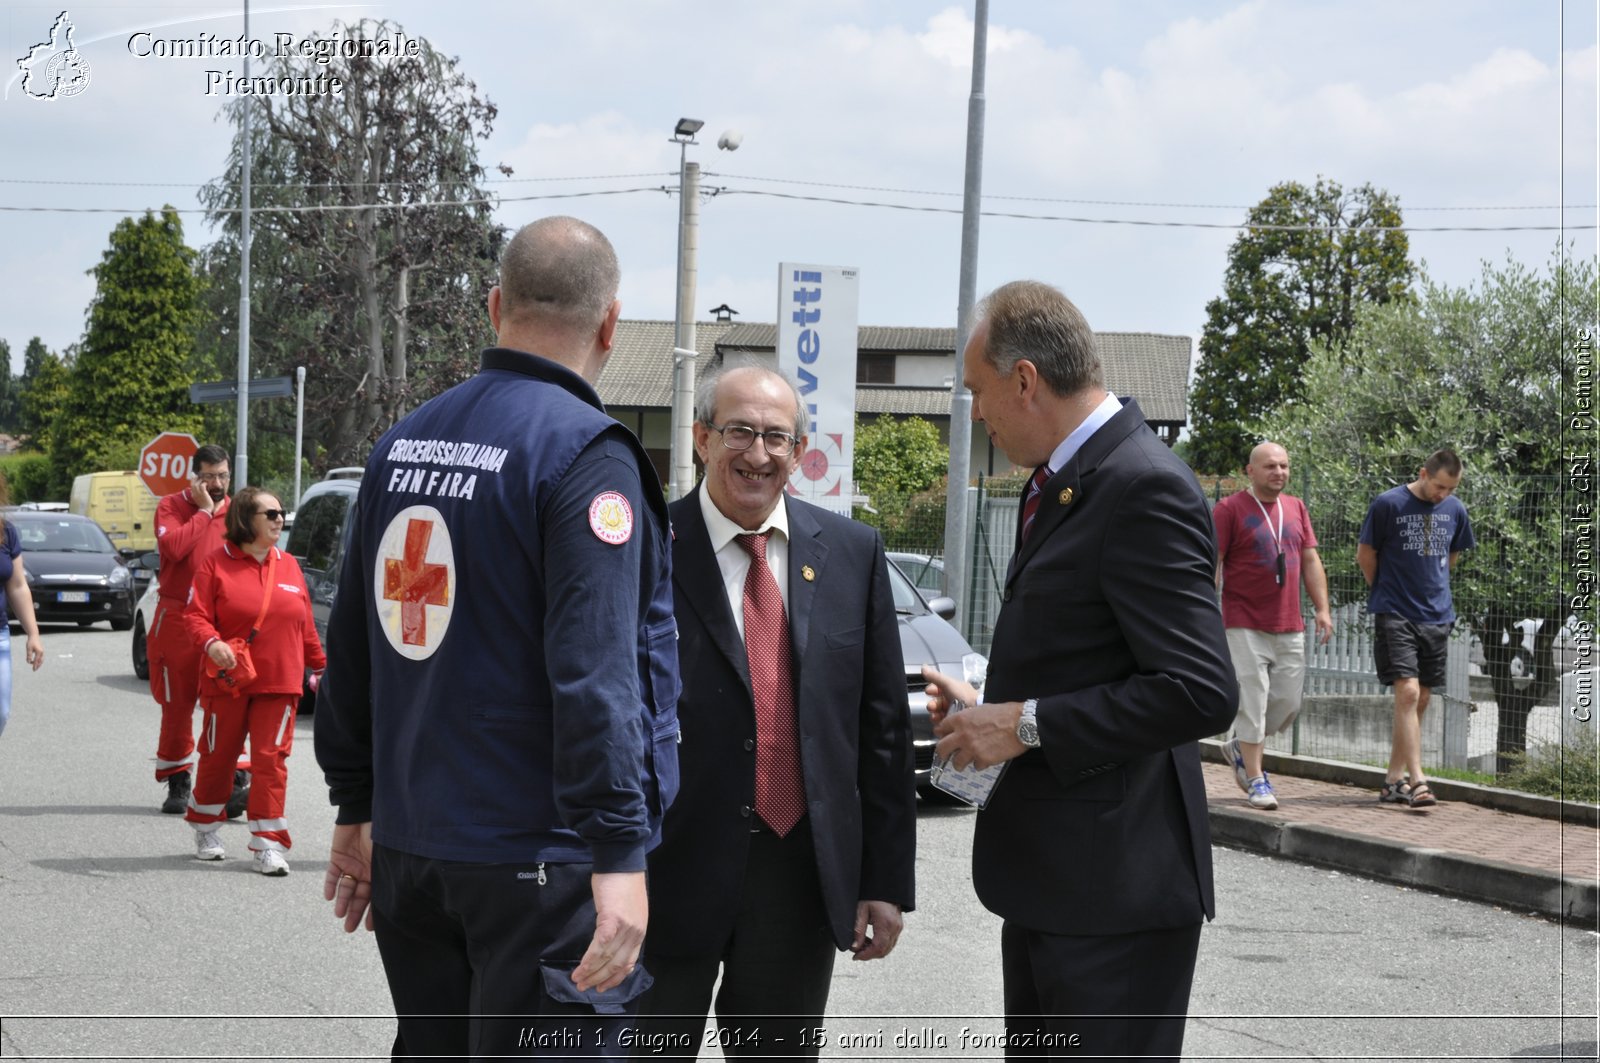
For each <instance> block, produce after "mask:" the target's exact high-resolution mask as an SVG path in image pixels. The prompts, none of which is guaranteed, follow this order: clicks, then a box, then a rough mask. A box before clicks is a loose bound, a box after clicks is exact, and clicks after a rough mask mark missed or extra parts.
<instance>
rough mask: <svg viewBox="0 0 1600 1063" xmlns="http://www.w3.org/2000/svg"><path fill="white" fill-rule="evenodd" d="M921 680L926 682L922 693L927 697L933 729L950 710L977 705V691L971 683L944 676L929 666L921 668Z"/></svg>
mask: <svg viewBox="0 0 1600 1063" xmlns="http://www.w3.org/2000/svg"><path fill="white" fill-rule="evenodd" d="M922 678H923V679H925V680H927V682H928V686H927V688H926V690H925V691H924V692H925V693H926V694H927V695H928V715H929V716H930V717H932V719H933V725H934V727H938V726H939V724H940V723H942V722H943V721H944V718H945V716H946V715H948V714H949V712H950V710H951V709H953V708H957V709H958V708H971V707H972V706H973V705H976V704H977V703H978V691H977V689H976V688H974V687H973V685H972V684H971V683H968V682H966V681H965V680H962V679H957V678H956V677H955V676H952V675H945V674H944V673H943V672H941V671H939V670H938V669H937V668H935V667H934V666H933V665H931V664H925V665H923V666H922Z"/></svg>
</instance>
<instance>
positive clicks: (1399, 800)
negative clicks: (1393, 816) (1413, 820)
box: [1378, 779, 1411, 805]
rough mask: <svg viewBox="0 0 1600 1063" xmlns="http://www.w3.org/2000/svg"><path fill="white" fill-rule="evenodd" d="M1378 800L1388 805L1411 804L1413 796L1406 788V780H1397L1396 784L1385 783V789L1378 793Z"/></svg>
mask: <svg viewBox="0 0 1600 1063" xmlns="http://www.w3.org/2000/svg"><path fill="white" fill-rule="evenodd" d="M1378 800H1379V801H1380V802H1382V803H1383V804H1386V805H1404V804H1409V803H1410V801H1411V794H1410V791H1409V790H1408V789H1407V787H1406V781H1405V780H1404V779H1396V780H1395V781H1394V782H1386V783H1384V784H1383V789H1381V790H1379V791H1378Z"/></svg>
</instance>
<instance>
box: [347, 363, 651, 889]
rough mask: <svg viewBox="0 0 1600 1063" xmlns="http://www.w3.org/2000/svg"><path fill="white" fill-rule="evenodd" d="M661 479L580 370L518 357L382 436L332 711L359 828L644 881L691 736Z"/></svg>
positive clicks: (469, 857)
mask: <svg viewBox="0 0 1600 1063" xmlns="http://www.w3.org/2000/svg"><path fill="white" fill-rule="evenodd" d="M650 468H651V466H650V464H649V460H648V458H647V456H646V455H645V454H644V451H643V449H642V448H641V447H640V446H639V443H638V441H637V440H636V439H634V437H633V435H632V434H631V433H629V432H628V431H627V430H626V429H625V428H623V427H622V426H621V425H619V424H617V423H616V422H615V421H614V420H612V419H611V418H610V417H609V416H607V415H606V413H605V411H604V409H603V407H602V406H601V404H600V399H599V397H598V396H597V395H596V394H595V392H594V389H593V388H591V387H590V386H589V385H588V384H587V383H586V382H585V381H584V380H583V379H582V378H581V377H579V376H578V375H577V374H575V373H573V372H571V371H570V370H568V369H566V368H564V367H562V366H560V365H557V364H556V363H554V362H551V361H548V360H546V359H543V358H539V357H536V356H534V355H531V354H524V353H522V352H518V351H510V350H505V349H501V348H495V349H491V350H488V351H486V352H484V355H483V360H482V367H481V369H480V371H479V372H478V374H477V375H476V376H474V377H473V378H472V379H471V380H468V381H466V382H465V383H462V384H460V385H458V386H456V387H454V388H451V389H450V390H449V391H447V392H445V393H444V394H443V395H440V396H438V397H437V398H434V399H432V400H430V401H429V402H427V403H424V404H423V405H422V406H421V407H419V408H418V409H417V410H416V411H415V412H413V413H412V414H410V415H409V416H408V417H406V418H405V420H403V421H401V422H400V423H399V424H398V425H396V426H395V427H394V428H393V429H391V430H390V431H389V432H388V433H387V434H386V435H384V437H383V438H382V439H381V440H380V441H379V442H378V445H377V447H376V448H375V449H374V450H373V452H372V458H371V460H370V461H369V462H368V463H367V468H366V473H365V475H364V477H363V478H362V482H361V491H360V494H359V495H358V497H357V500H356V510H355V516H354V518H353V523H354V529H353V534H352V536H351V542H350V547H349V553H348V555H347V558H346V561H345V564H344V568H343V571H342V572H341V574H340V579H339V591H338V597H337V599H336V601H335V604H334V609H333V614H332V617H331V618H330V620H329V625H328V659H329V664H328V670H327V674H326V676H325V677H324V682H323V687H322V690H321V692H320V694H319V697H318V702H317V714H316V749H317V760H318V762H319V763H320V764H321V765H322V768H323V772H324V774H325V775H326V777H327V780H328V785H329V790H330V796H331V799H332V801H333V803H334V804H335V805H338V806H339V815H338V821H339V822H340V823H360V822H365V821H367V820H368V819H370V820H371V822H372V837H373V840H374V841H376V842H378V843H380V844H382V845H384V846H386V847H388V848H391V849H397V850H401V851H403V852H407V853H413V854H416V855H419V856H425V857H432V858H435V859H440V860H460V861H469V862H483V863H494V862H531V861H539V860H549V861H556V862H584V861H590V860H592V861H593V862H594V865H595V870H596V871H601V872H609V871H639V870H643V869H644V867H645V854H646V852H647V851H648V849H649V847H650V845H651V844H652V843H653V840H654V838H655V837H656V835H657V833H658V830H659V826H660V821H661V814H662V811H663V808H664V806H665V805H666V804H667V803H668V802H670V800H671V798H672V794H673V792H674V791H675V789H676V779H677V751H676V745H675V743H676V740H677V730H678V727H677V720H676V703H677V698H678V673H677V656H676V646H675V642H676V627H675V626H674V624H673V621H672V613H671V606H672V599H671V593H672V592H671V558H670V556H669V553H668V550H669V545H668V538H667V532H666V505H665V502H664V500H663V499H662V497H661V489H660V486H659V484H657V483H656V481H655V477H654V475H653V474H648V473H647V474H646V475H645V476H643V477H641V470H649V469H650Z"/></svg>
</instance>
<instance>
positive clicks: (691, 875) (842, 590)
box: [646, 488, 917, 956]
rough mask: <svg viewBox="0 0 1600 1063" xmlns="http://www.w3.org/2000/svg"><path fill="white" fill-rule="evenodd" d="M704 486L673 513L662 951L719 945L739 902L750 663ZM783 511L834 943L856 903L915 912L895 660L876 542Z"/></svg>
mask: <svg viewBox="0 0 1600 1063" xmlns="http://www.w3.org/2000/svg"><path fill="white" fill-rule="evenodd" d="M702 489H703V488H696V489H695V491H694V492H692V493H690V494H689V495H688V497H686V498H682V499H679V500H678V501H677V502H674V503H672V505H671V506H670V507H669V510H670V512H671V515H672V529H673V544H672V547H673V549H672V583H673V593H674V610H675V612H676V614H677V619H678V633H679V634H678V661H679V669H680V671H681V673H682V675H683V696H682V698H681V699H680V700H679V703H678V721H679V725H680V726H681V728H682V734H683V742H682V744H681V745H680V746H679V747H678V763H679V769H680V772H681V775H682V784H681V788H680V789H679V791H678V796H677V799H676V800H675V801H674V802H673V804H672V807H671V808H670V809H668V811H667V815H666V820H665V823H664V824H663V827H662V838H661V844H660V845H659V846H658V847H657V848H656V850H655V851H654V852H653V853H651V854H650V931H649V940H648V942H647V945H646V947H647V949H649V950H650V951H651V952H653V953H655V954H658V955H666V956H703V955H711V954H715V953H716V952H717V951H718V950H719V948H720V943H721V942H722V941H723V940H724V939H725V938H726V936H727V932H728V931H729V930H730V929H731V927H732V925H733V920H734V917H735V915H736V914H737V912H738V908H739V895H740V890H741V888H742V885H743V880H744V867H745V860H746V858H747V856H748V854H749V850H750V826H751V823H752V817H753V816H754V811H753V807H754V805H755V787H756V781H755V780H756V775H755V762H756V758H755V737H756V723H755V702H754V698H753V696H752V695H751V693H750V676H749V660H748V658H747V657H746V655H745V648H744V643H743V641H741V640H740V638H739V633H738V628H737V627H736V626H735V624H734V619H733V611H732V608H731V607H730V605H729V602H728V597H727V595H726V594H725V593H724V591H723V583H722V573H721V571H720V570H719V569H718V567H717V559H716V556H715V555H714V554H713V553H712V551H711V539H710V536H709V534H708V533H707V531H706V525H705V520H704V518H703V516H702V515H701V512H700V498H699V492H700V491H701V490H702ZM785 501H786V504H787V505H788V507H789V511H788V519H789V634H790V641H791V643H792V645H793V649H794V677H795V684H796V688H797V689H796V692H795V695H796V696H795V714H796V716H797V718H798V722H799V729H800V760H801V768H802V770H803V772H804V775H805V783H806V809H807V812H806V814H807V818H808V819H809V821H810V824H811V833H812V837H813V839H814V841H815V844H816V852H817V876H818V878H819V880H820V882H821V885H822V897H823V902H824V904H825V905H826V907H827V911H828V921H829V924H830V927H831V929H832V931H833V937H834V940H835V942H836V943H837V944H838V946H839V947H840V948H841V949H843V948H848V947H849V945H850V941H851V938H852V936H853V934H854V926H855V908H856V902H857V901H861V900H880V901H889V902H891V903H896V904H899V905H900V906H901V907H902V908H904V909H906V910H907V911H909V910H910V909H911V907H912V875H913V867H912V865H913V862H914V859H915V853H916V828H917V823H916V814H917V813H916V784H915V775H914V768H913V761H912V753H911V727H910V719H909V709H908V706H907V700H906V678H905V664H904V660H903V658H902V656H901V653H900V635H899V630H898V628H897V626H896V620H895V611H894V597H893V594H892V592H891V591H890V588H889V576H888V571H887V568H886V567H885V566H886V561H885V559H884V551H883V540H882V539H881V538H879V536H878V533H877V532H876V531H874V530H873V529H872V528H869V527H867V526H866V525H864V524H860V523H857V522H856V521H853V520H848V519H846V518H844V517H840V516H837V515H835V514H832V513H829V512H827V511H826V510H823V509H819V508H817V507H815V506H812V505H809V504H807V503H805V502H800V501H796V500H794V499H786V500H785ZM807 566H809V567H810V569H811V572H812V575H813V578H812V579H806V578H805V577H804V575H803V571H802V570H803V569H804V568H806V567H807Z"/></svg>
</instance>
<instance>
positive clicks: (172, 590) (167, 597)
mask: <svg viewBox="0 0 1600 1063" xmlns="http://www.w3.org/2000/svg"><path fill="white" fill-rule="evenodd" d="M190 471H191V473H193V477H192V479H191V480H190V481H189V486H188V487H187V488H186V489H184V490H182V491H179V492H178V493H177V494H173V495H168V496H167V497H166V498H163V499H162V500H161V503H160V504H159V505H158V506H156V551H157V553H159V554H160V556H161V570H160V573H159V576H158V578H159V580H160V591H159V594H160V600H159V601H158V602H157V604H156V613H155V617H154V619H152V620H151V622H150V633H149V636H148V642H147V646H148V652H149V655H150V693H151V695H152V696H154V697H155V699H156V702H157V703H158V704H159V705H160V706H161V735H160V737H159V738H158V739H157V740H156V782H164V783H166V784H167V797H166V800H165V801H163V802H162V803H161V811H163V812H165V813H168V814H169V815H181V814H182V812H183V810H184V809H185V808H186V807H188V804H189V792H190V790H191V788H192V786H193V764H194V707H195V702H196V701H197V700H198V698H199V696H200V647H199V646H196V645H195V644H194V643H193V641H191V640H190V638H189V634H188V632H187V631H185V630H184V627H183V623H182V621H181V619H180V618H181V617H182V615H183V607H184V605H185V604H187V603H188V601H189V589H190V586H191V585H192V584H193V583H194V573H195V570H196V569H198V568H199V567H200V562H201V561H203V560H205V558H206V556H207V555H208V554H210V553H211V552H212V551H214V550H217V549H219V548H220V547H221V546H222V536H223V531H224V528H223V525H224V523H225V522H224V520H223V518H224V517H226V516H227V513H228V478H229V470H228V452H227V451H226V450H223V449H222V448H221V447H219V446H217V445H216V444H215V443H207V444H206V445H205V446H203V447H201V448H200V449H199V450H197V451H195V453H194V460H193V462H192V463H191V464H190ZM248 792H249V776H248V774H247V773H246V772H244V771H243V770H242V769H241V770H239V771H238V773H236V774H235V776H234V792H233V796H232V797H231V798H230V799H229V800H228V818H230V819H232V818H234V817H236V816H238V815H240V814H241V813H242V812H243V811H244V803H245V796H246V795H247V794H248Z"/></svg>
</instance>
